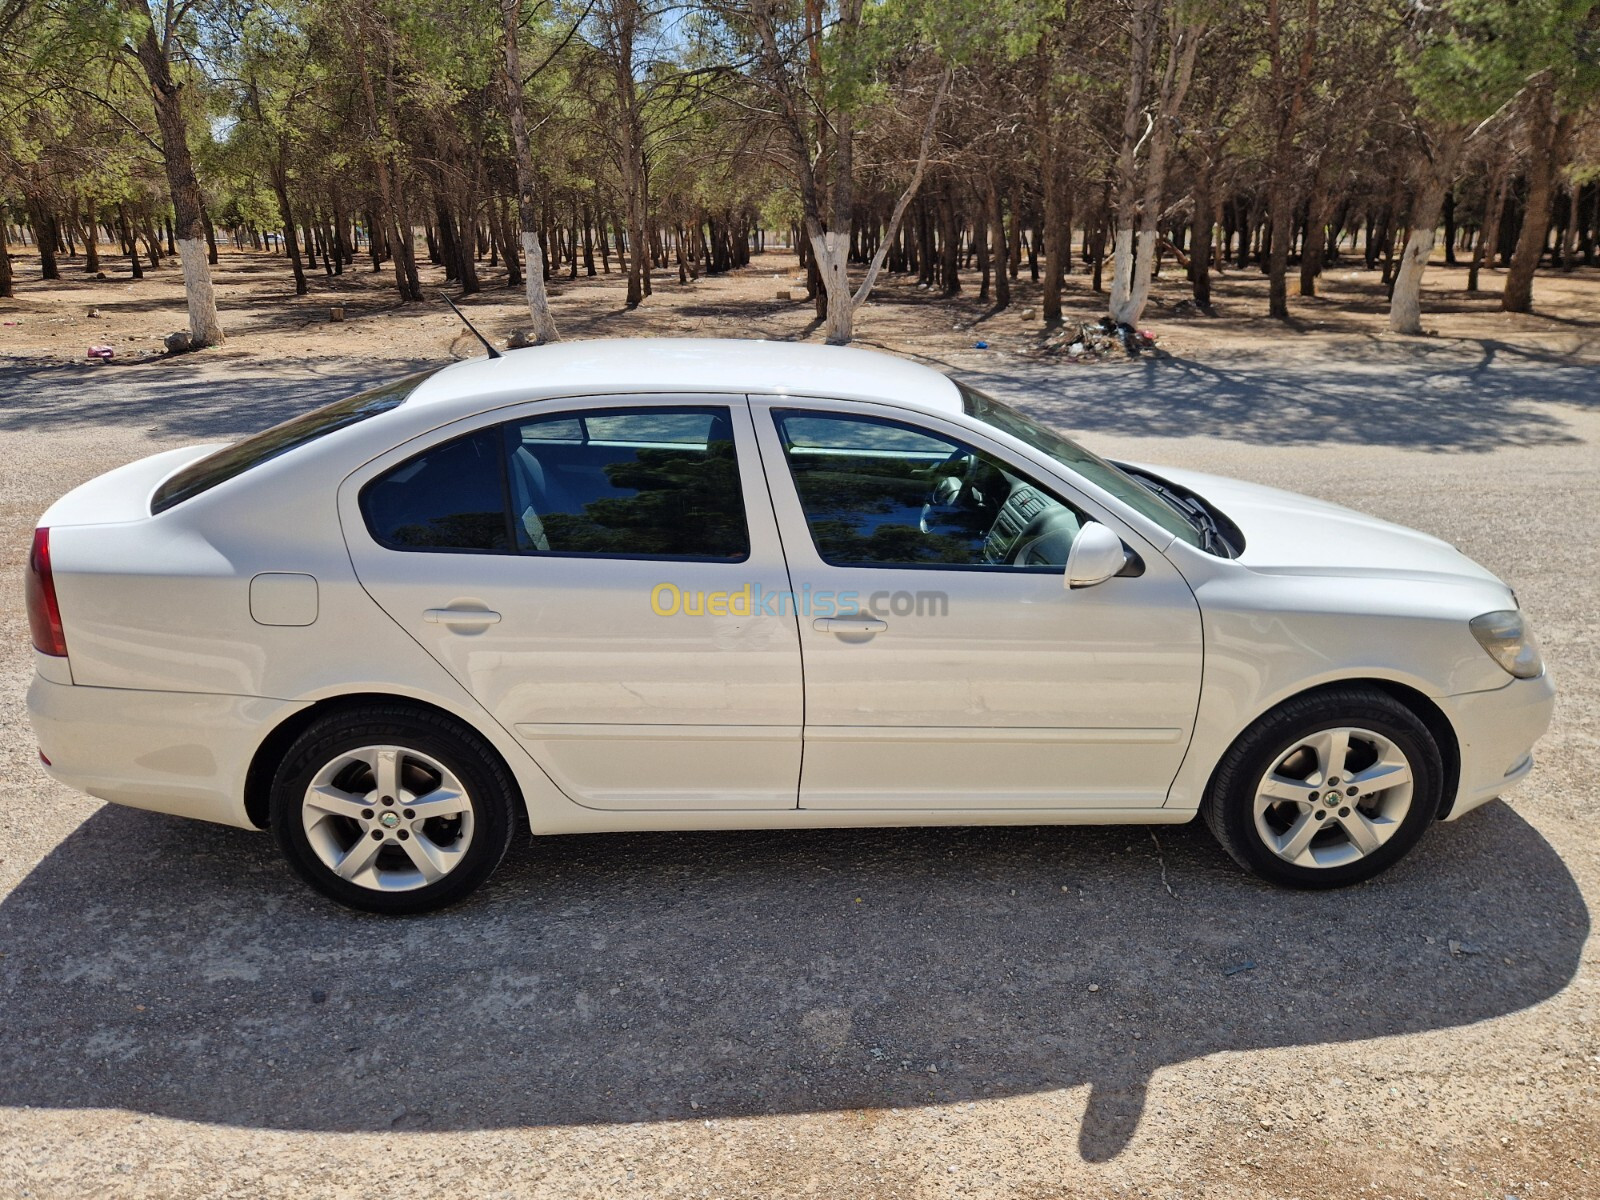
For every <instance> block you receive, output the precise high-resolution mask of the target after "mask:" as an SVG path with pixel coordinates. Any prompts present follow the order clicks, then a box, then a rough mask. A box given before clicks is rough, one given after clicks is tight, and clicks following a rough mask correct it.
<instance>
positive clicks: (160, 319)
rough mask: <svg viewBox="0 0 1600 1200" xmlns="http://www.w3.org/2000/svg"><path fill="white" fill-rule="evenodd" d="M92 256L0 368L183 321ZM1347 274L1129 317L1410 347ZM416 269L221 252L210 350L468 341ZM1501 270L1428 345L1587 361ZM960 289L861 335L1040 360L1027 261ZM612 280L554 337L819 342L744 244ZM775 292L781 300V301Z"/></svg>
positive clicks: (1247, 343) (331, 350) (434, 281)
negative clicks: (688, 272) (1007, 283)
mask: <svg viewBox="0 0 1600 1200" xmlns="http://www.w3.org/2000/svg"><path fill="white" fill-rule="evenodd" d="M1435 257H1436V259H1437V257H1438V256H1437V255H1436V256H1435ZM105 263H106V265H107V266H109V267H110V268H111V270H110V271H108V272H106V274H108V275H111V276H113V277H111V278H106V279H95V278H89V277H86V276H85V275H84V272H83V270H82V259H81V258H70V259H63V260H62V279H61V280H59V281H55V282H50V283H45V282H43V281H41V280H40V279H39V278H38V273H39V272H38V264H37V261H36V260H33V259H31V258H26V257H19V258H18V259H17V261H16V270H17V277H18V280H17V282H18V286H17V292H18V295H17V297H16V298H15V299H13V300H9V301H7V300H0V361H4V359H5V358H7V357H10V358H13V359H20V360H28V361H41V360H44V361H51V362H58V361H59V362H82V361H84V358H85V354H86V352H87V351H88V349H89V347H90V346H109V347H111V348H112V350H113V351H114V352H115V355H116V357H115V359H114V360H113V361H114V362H116V363H126V362H129V361H130V360H132V361H138V360H141V359H145V358H148V357H151V356H156V355H160V354H162V353H163V350H162V338H163V337H165V336H166V335H167V334H169V333H172V332H173V331H175V330H181V329H185V328H187V327H188V318H187V315H186V313H185V310H184V306H183V294H182V288H181V279H180V278H179V274H178V271H177V268H176V265H175V264H176V260H175V259H174V260H169V265H167V266H164V267H163V268H162V269H160V270H159V271H154V272H148V273H147V274H146V277H145V278H144V279H143V280H141V281H132V280H130V279H128V278H127V270H126V260H124V259H120V258H119V259H106V260H105ZM1076 266H1077V268H1078V269H1079V271H1080V273H1078V274H1074V275H1071V276H1069V277H1068V279H1067V288H1066V296H1065V310H1066V314H1067V317H1066V319H1067V320H1068V321H1069V322H1077V321H1085V322H1092V321H1096V320H1098V319H1099V318H1100V316H1101V315H1102V314H1103V313H1104V311H1105V300H1104V297H1103V296H1099V295H1096V294H1095V293H1094V291H1093V290H1092V288H1091V286H1090V283H1091V281H1090V278H1089V276H1087V275H1085V274H1083V273H1081V271H1082V264H1081V263H1078V264H1076ZM1360 268H1361V264H1360V260H1359V258H1352V257H1347V258H1346V259H1345V260H1344V261H1343V262H1341V263H1339V264H1335V265H1334V266H1331V267H1330V268H1329V269H1328V271H1327V273H1326V274H1325V275H1324V276H1323V278H1322V279H1321V280H1320V281H1319V290H1320V292H1321V295H1319V296H1317V297H1315V298H1309V299H1308V298H1302V297H1299V296H1291V312H1292V314H1293V318H1294V319H1293V320H1292V321H1291V322H1290V323H1289V324H1287V325H1285V324H1284V323H1282V322H1278V321H1273V320H1270V319H1269V318H1267V317H1266V316H1265V315H1264V314H1265V313H1266V309H1267V295H1266V279H1265V277H1264V276H1262V275H1261V273H1260V272H1259V271H1255V270H1251V271H1238V270H1235V269H1229V270H1228V271H1227V272H1226V273H1225V274H1222V275H1220V276H1219V277H1218V278H1217V281H1216V284H1215V287H1214V296H1213V299H1214V304H1213V313H1214V315H1212V316H1207V315H1205V314H1202V313H1199V312H1197V311H1195V310H1194V309H1193V308H1192V306H1189V305H1186V304H1185V303H1184V302H1185V300H1186V298H1187V297H1188V294H1189V293H1188V285H1187V283H1186V282H1185V281H1184V279H1183V275H1182V272H1181V271H1179V270H1178V269H1177V268H1176V267H1175V266H1174V265H1173V264H1171V263H1170V262H1169V263H1168V264H1167V269H1166V271H1165V273H1164V274H1163V275H1162V276H1161V277H1160V278H1159V279H1158V281H1157V284H1156V287H1155V288H1154V290H1153V296H1152V301H1151V304H1150V307H1149V309H1148V310H1147V312H1146V314H1145V318H1144V321H1143V322H1142V325H1143V327H1145V328H1148V329H1150V330H1151V331H1152V332H1154V333H1155V334H1156V335H1157V338H1158V344H1159V349H1160V350H1161V351H1163V352H1165V353H1168V354H1172V355H1176V356H1180V357H1189V356H1200V357H1206V358H1216V357H1218V356H1225V355H1236V354H1245V355H1248V354H1253V353H1262V352H1270V353H1271V354H1272V355H1273V357H1274V359H1275V360H1278V361H1284V360H1285V359H1292V360H1306V361H1310V360H1314V359H1316V358H1318V357H1320V356H1325V355H1330V354H1331V355H1333V356H1335V357H1341V356H1345V355H1348V354H1350V353H1352V352H1354V351H1357V350H1359V349H1360V348H1361V347H1362V346H1363V345H1370V344H1372V343H1383V342H1390V341H1400V342H1410V343H1416V342H1417V339H1401V338H1396V337H1395V335H1392V334H1390V333H1389V332H1388V329H1387V324H1386V301H1385V293H1384V288H1383V284H1382V282H1381V280H1380V279H1379V277H1378V275H1377V273H1375V272H1367V271H1365V270H1362V269H1360ZM423 272H424V283H425V287H424V290H425V293H426V295H427V296H428V300H427V302H425V303H423V304H412V305H400V304H398V303H397V302H396V300H395V297H394V288H393V280H392V276H391V274H390V273H389V272H388V271H387V270H385V271H383V272H381V273H377V274H374V273H373V272H372V271H371V269H370V267H368V266H367V265H365V264H363V263H361V262H360V261H358V262H357V263H356V265H355V266H354V267H352V268H347V269H346V271H345V273H344V274H343V275H338V276H327V275H325V274H323V273H322V272H320V271H318V272H314V273H312V274H311V275H310V276H309V280H310V284H311V290H310V293H309V294H308V295H305V296H299V297H297V296H295V295H294V294H293V280H292V278H291V276H290V273H289V269H288V264H287V262H286V261H285V260H284V259H282V258H280V257H277V256H275V255H269V254H266V253H254V252H235V251H231V250H228V249H226V248H225V249H224V250H223V252H222V258H221V262H220V265H219V266H218V267H217V268H216V281H217V297H218V306H219V308H220V310H221V313H222V318H223V325H224V327H225V328H226V329H227V331H228V341H227V343H226V345H225V346H223V347H221V348H220V349H217V350H213V351H209V352H208V356H209V357H212V358H222V357H226V358H229V359H238V358H243V359H245V360H248V361H251V362H258V363H259V362H272V361H278V360H290V359H297V360H315V359H329V358H337V359H341V360H345V361H351V360H356V361H364V360H372V361H377V362H383V361H392V360H395V359H400V358H404V359H437V358H440V357H444V356H446V355H449V354H452V353H453V354H455V355H456V356H459V357H470V356H472V355H474V354H477V353H479V352H480V351H479V346H478V343H477V342H476V341H475V340H473V339H471V338H470V337H468V336H464V335H463V332H462V328H461V324H460V322H459V321H458V320H457V319H456V318H455V316H454V315H453V314H452V313H451V312H450V311H449V309H448V308H447V307H446V306H445V304H444V303H443V302H442V301H441V300H438V299H437V296H438V294H439V293H440V291H442V290H445V289H446V287H447V285H446V283H445V281H444V279H443V274H442V271H440V270H439V269H438V268H435V267H429V266H427V265H426V264H423ZM1503 276H1504V272H1502V271H1485V272H1484V273H1483V279H1482V285H1483V286H1482V290H1480V291H1479V292H1478V293H1477V294H1476V295H1469V294H1467V293H1466V291H1465V290H1464V289H1465V287H1466V269H1465V268H1464V267H1456V268H1450V267H1445V266H1444V265H1442V263H1436V265H1435V266H1433V267H1432V268H1430V270H1429V272H1428V274H1427V276H1426V278H1425V281H1424V289H1423V309H1424V318H1425V322H1426V324H1427V325H1428V327H1429V330H1430V334H1431V336H1430V337H1429V338H1428V339H1425V341H1426V342H1429V343H1434V344H1438V345H1445V346H1454V345H1462V344H1465V343H1468V342H1472V343H1479V344H1503V345H1512V346H1519V347H1523V348H1527V349H1534V350H1537V351H1539V352H1540V353H1544V354H1550V355H1554V356H1562V357H1580V358H1586V359H1587V358H1592V357H1595V356H1597V355H1600V270H1597V269H1593V268H1580V269H1578V270H1576V271H1574V272H1573V273H1572V274H1570V275H1561V274H1549V275H1541V276H1540V277H1539V279H1538V282H1537V285H1536V287H1535V294H1534V298H1535V302H1536V304H1537V306H1538V311H1537V312H1536V313H1534V314H1512V313H1502V312H1500V311H1499V292H1500V287H1501V283H1502V281H1503ZM483 282H484V290H483V291H482V292H480V293H478V294H477V295H474V296H471V297H468V298H466V299H464V300H462V301H461V305H462V307H463V309H464V310H465V311H466V312H467V313H468V315H469V316H470V317H471V318H472V320H473V321H474V322H475V323H476V324H478V325H479V327H480V328H481V329H482V330H483V331H484V332H485V333H486V334H488V335H489V336H490V337H491V338H493V339H494V340H495V341H496V342H497V343H499V344H502V345H503V344H504V341H505V339H506V337H507V336H509V335H510V334H511V333H512V332H513V331H515V330H517V329H518V328H519V323H520V321H521V320H522V319H523V318H525V310H524V308H523V306H522V302H521V293H520V291H513V290H510V289H508V288H507V287H506V286H505V275H504V272H503V271H501V270H499V269H496V268H485V270H484V272H483ZM963 286H964V291H963V292H962V294H961V295H960V296H959V297H958V298H956V299H955V300H953V301H952V300H948V299H945V298H943V297H940V296H938V295H934V294H931V293H929V292H927V291H925V290H921V289H918V288H917V287H916V286H915V284H914V283H912V282H909V281H907V280H906V279H904V278H899V277H887V278H886V279H885V281H884V283H883V284H882V285H881V286H880V287H879V289H878V290H877V292H876V293H875V294H874V299H873V302H872V303H871V304H870V305H868V306H867V307H866V308H865V309H863V310H862V312H861V314H860V316H859V318H858V324H857V334H858V338H859V340H860V341H861V342H862V344H864V345H868V346H877V347H880V348H882V349H885V350H890V351H892V352H895V353H899V354H907V355H911V356H915V357H922V358H928V359H934V360H947V361H950V360H955V361H961V362H963V363H966V362H970V363H971V364H972V365H973V367H974V368H978V367H980V366H981V364H982V362H983V361H985V360H986V359H997V358H998V359H1004V358H1006V357H1008V356H1021V357H1030V356H1034V355H1036V354H1038V352H1039V347H1040V342H1041V338H1042V335H1043V333H1044V327H1043V325H1042V323H1041V322H1040V320H1039V317H1038V311H1039V288H1038V285H1036V284H1033V283H1031V282H1030V281H1029V278H1028V270H1027V267H1026V264H1024V266H1023V269H1022V272H1021V275H1020V279H1019V281H1018V282H1017V284H1016V285H1015V289H1014V295H1013V302H1012V304H1011V305H1010V307H1009V308H1007V309H1005V310H1003V311H1000V312H998V313H997V312H994V311H993V308H992V305H991V304H989V303H984V302H979V301H978V300H977V299H976V295H977V290H978V277H977V275H976V273H973V272H968V273H966V274H964V275H963ZM1291 290H1292V289H1291ZM449 291H450V292H451V293H452V294H454V291H455V289H454V288H453V287H449ZM624 291H625V289H624V286H623V283H622V279H621V276H620V275H618V274H615V273H613V274H611V275H604V274H602V275H598V276H596V277H595V278H594V279H588V278H579V279H576V280H569V279H566V278H564V277H563V278H560V279H557V280H554V281H552V284H551V307H552V310H553V311H554V313H555V317H556V321H557V323H558V325H559V326H560V328H561V330H562V334H563V336H564V337H571V338H592V337H694V336H708V337H759V338H772V339H780V338H781V339H794V338H811V339H813V340H820V338H821V333H820V331H819V330H818V328H817V323H816V321H815V313H814V310H813V308H812V305H811V303H810V302H809V301H807V300H806V299H805V292H804V274H803V272H801V271H799V269H798V267H797V264H796V260H795V258H794V256H793V255H792V254H789V253H788V252H787V251H773V252H769V253H767V254H764V255H757V256H756V257H755V258H754V260H753V262H752V265H751V266H750V267H748V268H745V269H743V270H740V271H737V272H733V273H730V274H728V275H722V276H706V277H703V278H701V279H699V280H696V281H691V282H689V283H687V284H680V283H678V281H677V273H676V271H670V270H663V271H658V272H657V273H656V278H655V292H654V294H653V295H652V296H650V297H647V298H646V300H645V301H644V303H643V304H642V305H641V306H640V307H639V308H637V309H635V310H634V311H632V312H630V311H628V309H627V308H626V307H625V306H624V304H623V300H624ZM780 292H786V293H788V294H789V295H790V296H792V297H793V298H792V299H788V300H780V299H778V295H779V293H780ZM334 304H342V305H343V306H344V311H345V319H344V320H343V321H342V322H333V321H330V320H329V309H330V307H331V306H332V305H334ZM91 312H93V313H95V314H96V315H94V316H90V315H89V314H90V313H91ZM980 341H981V342H986V343H987V344H988V349H987V351H980V350H977V349H976V345H977V343H978V342H980ZM1074 365H1077V364H1074Z"/></svg>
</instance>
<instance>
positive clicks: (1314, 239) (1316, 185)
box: [1300, 155, 1328, 296]
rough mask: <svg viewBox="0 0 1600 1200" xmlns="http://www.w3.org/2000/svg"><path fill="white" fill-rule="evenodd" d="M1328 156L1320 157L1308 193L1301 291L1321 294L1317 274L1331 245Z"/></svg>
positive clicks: (1320, 272)
mask: <svg viewBox="0 0 1600 1200" xmlns="http://www.w3.org/2000/svg"><path fill="white" fill-rule="evenodd" d="M1325 163H1326V159H1325V157H1324V156H1322V155H1318V156H1317V165H1316V167H1315V168H1314V169H1313V170H1312V172H1311V186H1310V188H1309V189H1308V191H1307V194H1306V235H1305V240H1304V242H1302V243H1301V246H1300V294H1301V295H1302V296H1315V295H1316V294H1317V276H1318V275H1321V274H1322V254H1323V250H1324V248H1325V247H1326V246H1327V244H1328V194H1327V188H1326V183H1325V180H1326V178H1327V174H1326V171H1325V170H1324V167H1325Z"/></svg>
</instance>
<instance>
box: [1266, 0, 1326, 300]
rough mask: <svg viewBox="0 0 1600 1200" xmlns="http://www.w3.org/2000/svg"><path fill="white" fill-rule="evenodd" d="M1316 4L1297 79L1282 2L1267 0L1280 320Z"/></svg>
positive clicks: (1271, 193)
mask: <svg viewBox="0 0 1600 1200" xmlns="http://www.w3.org/2000/svg"><path fill="white" fill-rule="evenodd" d="M1317 24H1318V0H1306V31H1305V40H1304V41H1303V42H1302V43H1301V49H1300V61H1299V67H1298V69H1297V70H1296V72H1295V76H1294V78H1293V80H1292V81H1291V80H1288V79H1287V78H1286V77H1285V75H1284V70H1283V13H1282V5H1281V0H1268V5H1267V29H1268V48H1269V59H1270V64H1271V75H1272V90H1273V92H1274V94H1275V96H1276V97H1277V102H1278V108H1279V114H1280V115H1279V117H1278V130H1277V139H1276V148H1275V150H1274V152H1273V158H1272V163H1273V165H1272V179H1271V182H1270V184H1269V185H1268V188H1267V211H1268V213H1269V215H1270V218H1271V222H1272V236H1271V241H1270V242H1269V243H1268V246H1267V308H1268V311H1269V312H1270V313H1271V315H1272V316H1274V317H1276V318H1278V319H1279V320H1287V319H1288V317H1289V238H1290V235H1291V233H1292V228H1291V227H1292V224H1293V220H1294V212H1293V208H1294V192H1293V190H1292V188H1291V186H1290V172H1291V170H1293V167H1294V159H1295V153H1294V151H1295V143H1296V140H1297V135H1298V133H1299V127H1300V112H1301V109H1302V107H1303V106H1304V103H1305V94H1306V90H1307V89H1308V88H1309V86H1310V83H1311V71H1312V68H1313V66H1314V64H1315V60H1316V49H1317Z"/></svg>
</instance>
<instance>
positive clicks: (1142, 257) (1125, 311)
mask: <svg viewBox="0 0 1600 1200" xmlns="http://www.w3.org/2000/svg"><path fill="white" fill-rule="evenodd" d="M1155 260H1156V231H1155V230H1153V229H1141V230H1139V231H1138V233H1135V232H1134V231H1133V230H1132V229H1129V228H1127V227H1124V228H1122V229H1119V230H1117V236H1116V240H1115V242H1114V243H1113V249H1112V253H1111V297H1110V305H1109V309H1108V311H1109V312H1110V314H1111V319H1112V320H1113V321H1119V322H1121V323H1122V324H1124V325H1134V324H1137V323H1138V320H1139V318H1140V317H1141V316H1143V315H1144V306H1145V305H1146V304H1148V303H1149V301H1150V278H1151V272H1152V271H1153V270H1154V269H1155Z"/></svg>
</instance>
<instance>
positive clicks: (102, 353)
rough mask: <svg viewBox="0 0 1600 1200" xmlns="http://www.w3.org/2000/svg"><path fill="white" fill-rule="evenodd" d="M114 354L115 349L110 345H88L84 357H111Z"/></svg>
mask: <svg viewBox="0 0 1600 1200" xmlns="http://www.w3.org/2000/svg"><path fill="white" fill-rule="evenodd" d="M115 354H116V351H115V350H113V349H112V348H111V347H110V346H90V347H89V353H87V354H85V355H84V357H85V358H111V357H112V356H113V355H115Z"/></svg>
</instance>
